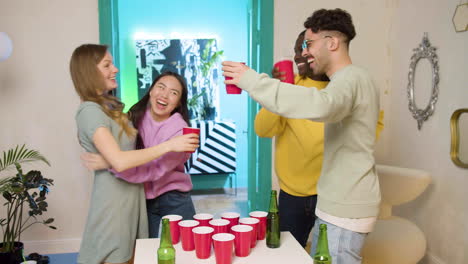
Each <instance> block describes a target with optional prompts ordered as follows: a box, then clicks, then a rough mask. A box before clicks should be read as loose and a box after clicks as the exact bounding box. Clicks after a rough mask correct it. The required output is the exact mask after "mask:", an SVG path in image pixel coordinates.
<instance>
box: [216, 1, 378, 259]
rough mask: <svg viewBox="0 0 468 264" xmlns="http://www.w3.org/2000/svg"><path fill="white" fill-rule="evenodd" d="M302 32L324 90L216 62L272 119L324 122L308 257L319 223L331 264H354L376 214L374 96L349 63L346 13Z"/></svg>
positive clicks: (320, 13)
mask: <svg viewBox="0 0 468 264" xmlns="http://www.w3.org/2000/svg"><path fill="white" fill-rule="evenodd" d="M304 26H305V28H306V29H307V30H306V34H305V40H304V43H303V53H302V55H303V56H304V57H306V58H307V63H308V64H309V67H310V68H311V69H312V71H313V72H314V74H317V75H318V74H326V75H327V76H328V77H329V78H330V83H329V84H328V85H327V87H326V88H325V89H322V90H318V89H314V88H312V89H311V88H306V87H301V86H295V85H292V84H287V83H283V82H280V81H279V80H276V79H271V78H269V77H268V75H266V74H258V73H257V72H255V71H254V70H252V69H250V68H249V67H247V66H245V65H243V64H241V63H238V62H229V61H225V62H223V71H224V73H223V75H224V76H229V77H232V78H233V79H232V80H227V81H225V83H226V84H236V85H237V86H239V87H240V88H242V89H243V90H245V91H247V92H248V93H249V95H250V96H251V97H252V98H253V99H254V100H256V101H257V102H259V103H260V104H261V105H262V106H263V107H264V108H266V109H267V110H269V111H271V112H273V113H276V114H279V115H281V116H284V117H287V118H308V119H310V120H313V121H321V122H325V143H324V159H323V167H322V173H321V176H320V179H319V182H318V186H317V191H318V203H317V209H316V215H317V217H318V218H317V220H316V223H315V227H316V228H314V234H313V241H312V250H311V255H314V254H315V248H316V245H317V238H318V227H319V226H320V224H322V223H325V224H327V229H328V242H329V249H330V254H331V256H332V259H333V260H332V262H333V264H357V263H361V256H360V254H361V249H362V246H363V244H364V239H365V237H366V235H367V234H368V233H369V232H371V231H372V229H373V227H374V225H375V222H376V220H377V215H378V212H379V204H380V188H379V180H378V177H377V173H376V171H375V160H374V156H373V152H374V145H375V137H376V125H375V124H376V123H377V120H378V116H379V90H378V89H377V87H376V86H375V85H374V83H373V81H372V78H371V77H370V75H369V73H368V72H367V71H366V70H364V69H363V68H361V67H358V66H356V65H353V64H352V62H351V58H350V56H349V52H348V50H349V43H350V41H351V40H352V39H353V38H354V36H355V35H356V33H355V29H354V25H353V22H352V19H351V15H350V14H349V13H347V12H346V11H344V10H341V9H333V10H325V9H321V10H317V11H315V12H314V13H313V14H312V16H311V17H309V18H307V20H306V22H305V23H304ZM292 86H294V87H292Z"/></svg>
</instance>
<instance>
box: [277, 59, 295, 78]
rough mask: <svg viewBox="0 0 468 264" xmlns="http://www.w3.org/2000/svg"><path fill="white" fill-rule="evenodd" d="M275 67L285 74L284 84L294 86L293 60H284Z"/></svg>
mask: <svg viewBox="0 0 468 264" xmlns="http://www.w3.org/2000/svg"><path fill="white" fill-rule="evenodd" d="M274 67H275V68H277V69H278V71H280V72H284V76H283V77H284V80H282V82H286V83H291V84H294V71H293V61H292V60H289V59H283V60H281V61H278V62H277V63H275V65H274Z"/></svg>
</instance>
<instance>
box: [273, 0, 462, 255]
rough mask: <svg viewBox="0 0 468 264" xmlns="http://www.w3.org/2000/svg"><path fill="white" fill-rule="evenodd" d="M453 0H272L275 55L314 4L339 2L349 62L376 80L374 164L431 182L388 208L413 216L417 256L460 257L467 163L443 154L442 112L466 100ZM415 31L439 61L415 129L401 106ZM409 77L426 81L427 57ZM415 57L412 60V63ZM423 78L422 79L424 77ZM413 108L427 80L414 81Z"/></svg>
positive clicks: (446, 136)
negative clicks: (381, 114) (349, 26)
mask: <svg viewBox="0 0 468 264" xmlns="http://www.w3.org/2000/svg"><path fill="white" fill-rule="evenodd" d="M459 3H460V1H458V0H447V1H440V0H411V1H398V0H360V1H344V0H326V1H323V0H316V1H310V0H288V1H285V0H276V1H275V59H279V58H280V57H281V56H283V54H282V53H284V50H285V49H287V48H290V47H292V46H293V45H294V40H295V39H296V37H297V34H298V33H299V32H300V31H301V30H302V29H303V22H304V21H305V19H306V18H307V17H308V16H310V15H311V14H312V12H313V11H314V10H316V9H319V8H335V7H340V8H343V9H346V10H347V11H349V12H350V13H351V15H352V16H353V20H354V23H355V26H356V31H357V36H356V39H355V40H353V41H352V43H351V56H352V58H353V63H355V64H359V65H361V66H364V67H367V68H368V69H369V70H370V72H371V73H372V74H373V76H374V78H375V79H376V82H377V84H378V85H379V86H380V88H381V107H382V109H384V111H385V120H384V121H385V129H384V131H383V133H382V136H381V139H380V141H379V143H378V145H377V150H376V158H377V162H378V163H381V164H390V165H395V166H401V167H409V168H418V169H423V170H426V171H428V172H430V173H431V174H432V178H433V183H432V184H431V185H430V186H429V188H428V189H427V190H426V191H425V192H424V193H423V194H422V195H421V196H420V197H418V198H417V199H416V200H415V201H413V202H410V203H408V204H405V205H402V206H400V207H399V208H397V209H396V210H395V211H396V212H395V214H397V215H400V216H402V217H405V218H408V219H410V220H412V221H413V222H415V223H416V224H417V225H418V226H419V227H420V228H421V229H422V231H423V232H424V233H425V234H426V238H427V240H428V249H427V254H426V257H425V258H424V259H423V261H421V263H428V264H429V263H430V264H442V263H443V264H458V263H460V264H461V263H468V225H466V223H467V222H468V203H466V202H465V201H466V197H465V196H464V193H466V191H465V189H466V186H468V170H466V169H461V168H458V167H456V166H455V165H454V164H453V163H452V162H451V160H450V127H449V120H450V116H451V114H452V113H453V111H454V110H456V109H458V108H462V107H464V108H466V107H467V106H468V103H467V102H468V101H467V98H468V92H467V90H466V85H467V83H468V77H467V76H468V75H467V69H468V60H467V58H468V56H467V55H468V54H467V47H468V32H463V33H456V32H455V31H454V28H453V25H452V16H453V12H454V10H455V7H456V5H457V4H459ZM423 32H428V33H429V40H430V41H431V43H432V45H433V46H435V47H437V54H438V56H439V67H440V73H439V74H440V83H439V89H440V92H439V100H438V102H437V104H436V111H435V113H434V115H433V116H432V117H430V118H429V120H428V121H427V122H425V123H424V125H423V127H422V130H421V131H419V130H418V129H417V124H416V121H415V120H414V119H413V118H412V116H411V114H410V112H409V110H408V99H407V91H406V86H407V78H408V77H407V76H408V68H409V63H410V57H411V55H412V50H413V49H414V48H416V47H417V46H418V45H419V43H420V42H421V39H422V36H423ZM420 64H421V68H422V69H425V70H427V71H424V70H422V71H421V70H418V71H417V74H418V76H416V80H417V84H418V83H419V84H428V85H429V86H430V85H431V82H430V78H431V72H430V71H429V70H428V69H429V66H428V65H429V64H428V63H427V64H426V65H425V64H424V61H422V62H421V63H420ZM420 64H418V68H419V65H420ZM427 80H429V81H427ZM418 81H419V82H418ZM416 86H417V87H416V96H417V97H416V102H417V103H418V106H419V107H420V108H422V107H423V105H425V104H426V102H427V101H428V98H429V91H424V90H428V89H430V87H425V86H424V85H422V87H421V86H420V85H416Z"/></svg>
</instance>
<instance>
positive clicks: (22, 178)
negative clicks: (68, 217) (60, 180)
mask: <svg viewBox="0 0 468 264" xmlns="http://www.w3.org/2000/svg"><path fill="white" fill-rule="evenodd" d="M32 161H42V162H44V163H46V164H47V165H49V166H50V164H49V161H48V160H47V159H46V158H45V157H44V156H42V154H40V153H39V152H38V151H36V150H30V149H27V148H26V147H25V145H22V146H16V147H15V148H12V149H9V150H7V151H3V155H2V156H0V172H8V171H9V170H8V169H10V168H13V167H14V168H15V169H16V173H15V174H14V176H13V175H9V174H8V173H7V175H2V174H5V173H2V174H0V193H1V194H2V196H3V199H4V200H5V203H4V204H3V206H4V207H5V208H6V215H3V214H2V215H1V216H0V226H1V227H2V231H3V241H2V243H0V263H2V264H3V263H15V264H16V263H20V262H21V261H22V260H23V259H24V257H23V253H22V248H23V245H22V243H21V234H22V233H23V232H24V231H25V230H26V229H28V228H29V227H31V226H32V225H35V224H44V225H46V226H48V227H49V228H52V229H56V227H55V226H51V225H50V224H51V223H52V222H53V221H54V219H53V218H48V219H46V220H44V219H43V216H42V214H43V213H44V212H45V211H47V206H48V204H47V202H46V197H47V193H48V192H49V186H51V185H53V180H52V179H48V178H45V177H43V176H42V173H41V172H40V171H37V170H30V171H29V172H27V173H23V170H22V167H21V164H23V163H26V162H32ZM24 207H27V208H28V211H27V212H24V211H23V208H24ZM2 258H3V259H2Z"/></svg>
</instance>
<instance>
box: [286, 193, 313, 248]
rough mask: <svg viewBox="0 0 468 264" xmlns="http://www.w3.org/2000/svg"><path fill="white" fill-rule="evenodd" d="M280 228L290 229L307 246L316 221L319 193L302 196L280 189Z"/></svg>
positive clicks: (302, 244) (300, 242)
mask: <svg viewBox="0 0 468 264" xmlns="http://www.w3.org/2000/svg"><path fill="white" fill-rule="evenodd" d="M278 201H279V202H278V203H279V204H278V207H279V208H278V209H279V212H280V229H281V231H289V232H291V234H292V235H293V236H294V238H296V240H297V242H299V244H301V246H302V247H305V246H306V244H307V239H309V234H310V231H311V230H312V227H313V226H314V222H315V206H316V205H317V195H312V196H306V197H300V196H294V195H291V194H288V193H286V192H285V191H283V190H280V193H279V199H278Z"/></svg>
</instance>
